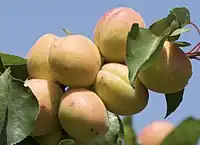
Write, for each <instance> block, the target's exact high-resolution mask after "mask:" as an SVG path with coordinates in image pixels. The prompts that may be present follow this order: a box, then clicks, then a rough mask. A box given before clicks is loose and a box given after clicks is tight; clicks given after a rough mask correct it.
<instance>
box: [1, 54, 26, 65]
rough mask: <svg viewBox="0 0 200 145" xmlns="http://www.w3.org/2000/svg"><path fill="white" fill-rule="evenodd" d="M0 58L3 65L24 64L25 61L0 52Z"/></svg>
mask: <svg viewBox="0 0 200 145" xmlns="http://www.w3.org/2000/svg"><path fill="white" fill-rule="evenodd" d="M0 57H1V59H2V61H3V64H4V65H19V64H26V59H24V58H22V57H19V56H16V55H11V54H6V53H2V52H0Z"/></svg>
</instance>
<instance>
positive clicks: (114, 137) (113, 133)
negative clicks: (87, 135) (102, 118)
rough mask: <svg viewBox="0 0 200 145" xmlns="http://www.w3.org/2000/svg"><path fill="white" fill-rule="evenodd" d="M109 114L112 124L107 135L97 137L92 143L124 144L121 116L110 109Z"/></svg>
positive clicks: (94, 144)
mask: <svg viewBox="0 0 200 145" xmlns="http://www.w3.org/2000/svg"><path fill="white" fill-rule="evenodd" d="M108 115H109V124H110V126H109V130H108V132H107V133H106V135H105V136H102V137H99V138H96V139H95V140H94V141H92V143H91V144H90V145H122V134H121V127H120V123H119V118H118V116H117V115H115V114H114V113H111V112H109V111H108ZM120 141H121V142H120ZM117 143H118V144H117Z"/></svg>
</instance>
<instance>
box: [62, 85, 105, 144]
mask: <svg viewBox="0 0 200 145" xmlns="http://www.w3.org/2000/svg"><path fill="white" fill-rule="evenodd" d="M59 120H60V124H61V126H62V128H63V129H64V130H65V131H66V133H68V134H69V135H70V136H71V137H73V138H75V139H76V140H78V141H80V142H90V141H91V140H93V139H94V138H96V137H99V136H103V135H105V134H106V133H107V131H108V129H109V120H108V115H107V110H106V108H105V106H104V104H103V102H102V101H101V99H100V98H99V97H98V96H97V95H96V94H95V93H94V92H92V91H90V90H88V89H84V88H73V89H69V90H68V91H66V92H65V93H64V94H63V96H62V98H61V102H60V108H59Z"/></svg>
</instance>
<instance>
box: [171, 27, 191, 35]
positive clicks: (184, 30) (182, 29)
mask: <svg viewBox="0 0 200 145" xmlns="http://www.w3.org/2000/svg"><path fill="white" fill-rule="evenodd" d="M190 30H191V29H190V28H179V29H176V30H175V31H174V32H172V34H171V35H170V36H177V35H179V34H181V33H185V32H189V31H190Z"/></svg>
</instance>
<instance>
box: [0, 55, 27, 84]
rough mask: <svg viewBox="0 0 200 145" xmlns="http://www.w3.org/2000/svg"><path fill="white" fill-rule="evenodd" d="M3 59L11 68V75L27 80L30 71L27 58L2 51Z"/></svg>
mask: <svg viewBox="0 0 200 145" xmlns="http://www.w3.org/2000/svg"><path fill="white" fill-rule="evenodd" d="M0 57H1V60H2V62H3V64H4V66H5V67H6V68H8V67H10V68H11V75H12V76H13V77H15V78H17V79H20V80H23V81H24V80H26V78H27V77H28V71H27V68H26V64H27V61H26V59H24V58H22V57H19V56H16V55H11V54H6V53H0Z"/></svg>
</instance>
